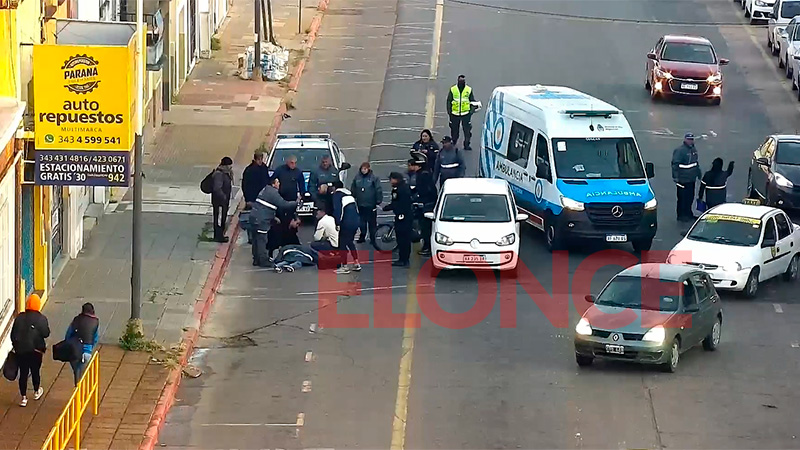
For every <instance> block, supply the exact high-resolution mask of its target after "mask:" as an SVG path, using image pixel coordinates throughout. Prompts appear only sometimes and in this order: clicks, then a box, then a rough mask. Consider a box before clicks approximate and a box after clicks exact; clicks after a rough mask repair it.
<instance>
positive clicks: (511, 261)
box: [425, 178, 528, 272]
mask: <svg viewBox="0 0 800 450" xmlns="http://www.w3.org/2000/svg"><path fill="white" fill-rule="evenodd" d="M425 218H427V219H429V220H432V221H433V226H432V233H433V239H432V240H431V241H432V242H431V254H432V262H433V269H432V271H434V272H435V271H437V270H442V269H490V270H510V271H512V272H515V271H516V269H517V261H518V253H519V223H520V222H524V221H526V220H528V215H527V214H521V213H518V212H517V205H516V203H515V202H514V196H513V195H512V193H511V187H510V186H509V185H508V182H507V181H505V180H500V179H490V178H451V179H449V180H447V181H445V183H444V186H443V187H442V190H441V192H440V194H439V199H438V201H437V202H436V207H435V208H434V210H433V212H428V213H425Z"/></svg>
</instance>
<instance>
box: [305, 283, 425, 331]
mask: <svg viewBox="0 0 800 450" xmlns="http://www.w3.org/2000/svg"><path fill="white" fill-rule="evenodd" d="M418 286H419V287H425V286H434V284H432V283H423V284H419V285H418ZM407 287H408V285H406V284H398V285H396V286H377V287H369V288H361V289H359V290H360V291H362V292H371V291H387V290H394V289H403V288H407ZM350 291H352V289H350V290H338V291H313V292H298V293H297V294H295V295H321V294H340V293H341V294H346V293H348V292H350ZM312 325H313V324H312Z"/></svg>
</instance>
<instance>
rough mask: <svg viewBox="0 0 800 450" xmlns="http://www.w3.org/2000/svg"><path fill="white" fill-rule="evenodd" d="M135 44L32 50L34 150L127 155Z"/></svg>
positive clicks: (130, 137)
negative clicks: (88, 151)
mask: <svg viewBox="0 0 800 450" xmlns="http://www.w3.org/2000/svg"><path fill="white" fill-rule="evenodd" d="M135 41H136V40H135V39H131V42H130V43H129V45H127V46H80V45H37V46H35V47H34V49H33V92H34V108H35V121H36V148H37V149H39V150H96V151H126V152H128V151H130V149H131V147H132V146H133V131H134V130H133V119H134V117H133V109H134V108H133V106H134V104H133V102H134V95H133V91H134V88H133V87H132V86H133V84H132V82H133V81H134V77H133V76H131V73H132V72H134V70H135V67H136V66H135V60H134V59H133V58H132V55H135V54H134V53H133V52H132V51H131V47H135Z"/></svg>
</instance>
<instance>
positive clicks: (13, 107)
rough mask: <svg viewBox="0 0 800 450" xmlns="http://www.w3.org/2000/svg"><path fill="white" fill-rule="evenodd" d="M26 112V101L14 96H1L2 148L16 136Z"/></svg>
mask: <svg viewBox="0 0 800 450" xmlns="http://www.w3.org/2000/svg"><path fill="white" fill-rule="evenodd" d="M24 113H25V103H24V102H21V101H19V100H17V99H16V98H14V97H0V149H3V148H5V147H6V145H8V143H9V142H10V141H11V138H12V137H14V134H15V133H16V132H17V128H19V124H20V122H21V121H22V115H23V114H24Z"/></svg>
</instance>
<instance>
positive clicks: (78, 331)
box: [64, 303, 100, 386]
mask: <svg viewBox="0 0 800 450" xmlns="http://www.w3.org/2000/svg"><path fill="white" fill-rule="evenodd" d="M99 330H100V319H98V318H97V316H95V314H94V305H92V304H91V303H84V304H83V306H82V307H81V313H80V314H78V315H77V316H75V317H74V318H73V319H72V322H71V323H70V324H69V327H67V334H66V337H65V338H64V339H65V340H70V339H72V338H74V337H77V338H78V339H80V340H81V343H82V344H83V346H82V350H83V351H82V352H81V358H80V359H78V360H76V361H70V362H69V365H70V366H72V374H73V377H74V381H75V386H77V385H78V381H80V380H81V376H82V375H83V368H84V367H86V364H87V363H88V362H89V360H90V359H92V352H93V351H94V347H95V345H97V341H98V339H99V336H98V331H99Z"/></svg>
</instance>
